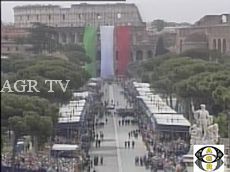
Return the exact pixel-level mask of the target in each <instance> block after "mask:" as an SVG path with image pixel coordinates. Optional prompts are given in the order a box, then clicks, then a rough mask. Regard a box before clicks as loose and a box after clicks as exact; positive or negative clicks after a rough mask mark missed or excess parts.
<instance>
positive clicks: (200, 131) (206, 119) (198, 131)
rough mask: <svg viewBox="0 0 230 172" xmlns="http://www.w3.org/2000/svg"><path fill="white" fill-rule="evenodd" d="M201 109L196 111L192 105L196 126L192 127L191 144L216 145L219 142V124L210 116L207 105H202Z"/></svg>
mask: <svg viewBox="0 0 230 172" xmlns="http://www.w3.org/2000/svg"><path fill="white" fill-rule="evenodd" d="M200 107H201V109H199V110H196V111H195V109H194V106H193V104H192V112H193V114H194V118H195V124H193V125H192V126H191V127H190V135H191V144H206V143H209V144H211V143H212V144H215V143H217V142H218V138H219V135H218V131H219V129H218V128H219V127H218V124H214V123H213V117H212V116H211V115H209V112H208V111H207V110H206V108H205V105H204V104H201V105H200Z"/></svg>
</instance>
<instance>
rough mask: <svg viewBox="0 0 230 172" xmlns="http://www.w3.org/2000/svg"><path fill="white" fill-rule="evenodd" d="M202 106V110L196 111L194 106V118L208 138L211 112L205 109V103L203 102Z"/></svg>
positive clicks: (204, 136)
mask: <svg viewBox="0 0 230 172" xmlns="http://www.w3.org/2000/svg"><path fill="white" fill-rule="evenodd" d="M200 107H201V109H200V110H197V111H195V110H194V106H192V111H193V114H194V118H195V120H196V122H197V123H198V127H200V128H201V132H202V134H203V138H206V134H207V129H208V124H209V123H210V122H209V121H210V117H209V112H208V111H207V110H206V109H205V105H204V104H201V105H200Z"/></svg>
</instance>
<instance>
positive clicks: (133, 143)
mask: <svg viewBox="0 0 230 172" xmlns="http://www.w3.org/2000/svg"><path fill="white" fill-rule="evenodd" d="M134 146H135V142H134V140H133V141H132V148H134Z"/></svg>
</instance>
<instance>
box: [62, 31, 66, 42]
mask: <svg viewBox="0 0 230 172" xmlns="http://www.w3.org/2000/svg"><path fill="white" fill-rule="evenodd" d="M66 40H67V38H66V34H65V33H63V34H62V42H64V43H66Z"/></svg>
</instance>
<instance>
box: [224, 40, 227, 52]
mask: <svg viewBox="0 0 230 172" xmlns="http://www.w3.org/2000/svg"><path fill="white" fill-rule="evenodd" d="M226 49H227V45H226V39H223V53H226Z"/></svg>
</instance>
